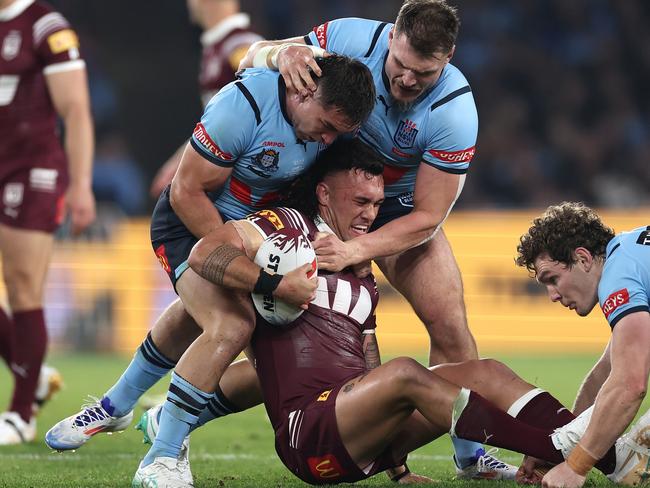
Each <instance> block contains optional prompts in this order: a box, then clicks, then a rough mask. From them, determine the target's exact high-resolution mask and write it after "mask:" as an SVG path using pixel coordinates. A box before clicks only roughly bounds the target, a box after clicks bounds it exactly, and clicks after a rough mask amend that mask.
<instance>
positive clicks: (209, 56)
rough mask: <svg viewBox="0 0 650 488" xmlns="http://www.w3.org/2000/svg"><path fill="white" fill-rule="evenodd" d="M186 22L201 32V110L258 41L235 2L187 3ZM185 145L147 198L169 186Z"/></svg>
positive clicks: (191, 0) (162, 170)
mask: <svg viewBox="0 0 650 488" xmlns="http://www.w3.org/2000/svg"><path fill="white" fill-rule="evenodd" d="M187 9H188V10H189V13H190V19H191V20H192V22H194V23H195V24H197V25H199V26H200V27H201V29H203V34H202V35H201V45H202V46H203V51H202V54H201V67H200V71H199V88H200V91H201V102H202V103H203V106H204V107H205V106H206V105H207V104H208V102H209V101H210V99H211V98H212V97H213V95H214V94H215V93H217V92H218V91H219V90H220V89H221V87H223V86H225V85H227V84H228V83H230V82H231V81H233V80H234V79H235V73H236V71H237V69H238V67H239V62H240V61H241V59H242V58H243V57H244V55H245V54H246V52H247V51H248V48H249V47H250V45H251V44H253V43H254V42H257V41H260V40H262V37H261V36H260V35H259V34H256V33H255V32H253V31H252V30H251V28H250V17H249V16H248V14H245V13H243V12H240V11H239V0H187ZM186 143H187V141H185V142H183V144H182V145H181V147H179V148H178V150H177V151H176V152H175V153H174V154H173V155H172V156H171V157H170V158H169V159H168V160H167V161H166V162H165V164H163V166H162V167H161V168H160V170H158V173H157V174H156V176H155V178H154V180H153V182H152V183H151V189H150V191H151V196H152V197H154V198H158V195H160V192H161V191H162V190H163V189H164V188H165V187H166V186H167V185H169V184H170V183H171V181H172V178H173V176H174V173H176V169H177V168H178V165H179V163H180V160H181V156H182V154H183V151H184V150H185V146H186V145H187V144H186Z"/></svg>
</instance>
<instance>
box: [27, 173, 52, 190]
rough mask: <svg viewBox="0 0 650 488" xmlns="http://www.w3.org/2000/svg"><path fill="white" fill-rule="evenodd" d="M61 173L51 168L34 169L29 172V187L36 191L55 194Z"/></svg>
mask: <svg viewBox="0 0 650 488" xmlns="http://www.w3.org/2000/svg"><path fill="white" fill-rule="evenodd" d="M58 177H59V171H58V170H56V169H49V168H32V169H31V170H30V171H29V186H30V187H31V188H33V189H34V190H40V191H47V192H53V191H54V190H56V180H57V178H58Z"/></svg>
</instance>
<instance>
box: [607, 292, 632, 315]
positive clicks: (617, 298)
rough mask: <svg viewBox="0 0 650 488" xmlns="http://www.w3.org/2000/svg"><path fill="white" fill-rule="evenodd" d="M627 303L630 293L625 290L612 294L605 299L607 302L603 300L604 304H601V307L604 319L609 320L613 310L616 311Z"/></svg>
mask: <svg viewBox="0 0 650 488" xmlns="http://www.w3.org/2000/svg"><path fill="white" fill-rule="evenodd" d="M629 301H630V293H629V292H628V291H627V288H623V289H622V290H618V291H615V292H614V293H612V294H611V295H610V296H608V297H607V300H605V303H603V306H602V309H603V313H604V314H605V318H609V316H610V315H611V314H612V313H613V312H614V310H616V309H617V308H618V307H620V306H621V305H624V304H626V303H629Z"/></svg>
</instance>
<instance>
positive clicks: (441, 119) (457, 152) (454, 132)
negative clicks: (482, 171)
mask: <svg viewBox="0 0 650 488" xmlns="http://www.w3.org/2000/svg"><path fill="white" fill-rule="evenodd" d="M466 86H467V85H466ZM451 94H452V95H453V92H452V93H451ZM443 98H444V97H443ZM429 110H431V109H429ZM427 124H428V125H429V127H428V128H427V130H426V131H425V133H426V134H427V135H428V137H427V141H426V147H425V148H424V152H423V154H422V160H423V161H424V162H425V163H427V164H429V165H431V166H434V167H435V168H437V169H439V170H441V171H444V172H447V173H454V174H464V173H466V172H467V169H468V168H469V164H470V162H471V161H472V158H473V157H474V153H475V152H476V138H477V135H478V114H477V112H476V105H475V103H474V97H473V96H472V93H471V91H469V87H467V91H466V92H464V93H462V94H461V95H457V96H455V97H454V98H453V99H451V100H450V101H449V102H447V103H444V104H441V105H439V106H438V107H437V108H435V109H434V111H433V112H432V113H431V115H430V116H429V117H428V119H427Z"/></svg>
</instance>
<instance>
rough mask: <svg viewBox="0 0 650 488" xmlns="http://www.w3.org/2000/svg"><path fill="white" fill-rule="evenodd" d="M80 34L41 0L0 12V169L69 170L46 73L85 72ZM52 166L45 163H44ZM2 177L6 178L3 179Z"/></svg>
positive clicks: (21, 2)
mask: <svg viewBox="0 0 650 488" xmlns="http://www.w3.org/2000/svg"><path fill="white" fill-rule="evenodd" d="M83 66H84V62H83V60H82V59H81V58H80V55H79V42H78V40H77V35H76V34H75V32H74V31H73V30H72V29H71V28H70V25H69V24H68V22H67V21H66V20H65V18H63V16H62V15H61V14H60V13H58V12H55V11H53V10H52V8H51V7H50V6H49V5H47V4H45V3H43V2H40V1H34V0H16V1H15V2H14V3H12V4H11V5H9V6H8V7H6V8H4V9H2V10H0V134H2V136H0V171H2V173H3V174H5V173H6V172H7V171H8V168H9V167H15V166H19V167H22V166H30V165H35V166H39V165H40V166H47V167H48V168H59V169H60V170H61V171H63V172H64V171H65V166H66V165H65V156H64V153H63V150H62V148H61V144H60V142H59V137H58V133H57V126H56V112H55V110H54V107H53V106H52V101H51V99H50V96H49V93H48V90H47V87H46V85H45V75H46V74H49V73H56V72H60V71H65V70H71V69H80V68H83ZM45 157H47V162H46V163H45V164H43V159H44V158H45ZM0 179H4V178H2V177H0Z"/></svg>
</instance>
